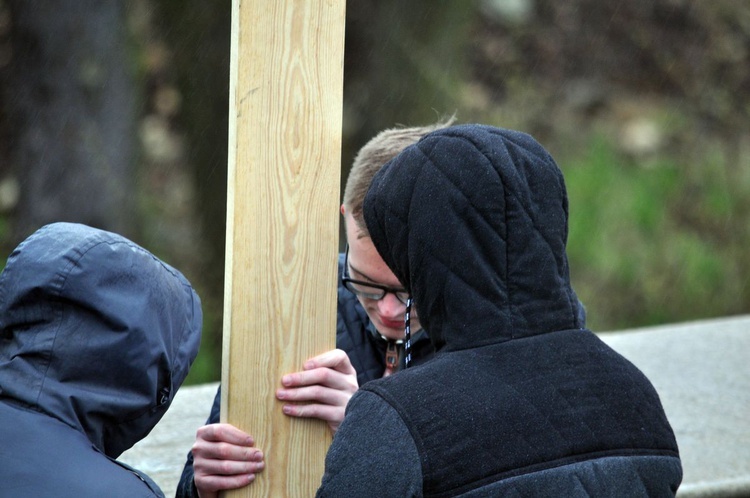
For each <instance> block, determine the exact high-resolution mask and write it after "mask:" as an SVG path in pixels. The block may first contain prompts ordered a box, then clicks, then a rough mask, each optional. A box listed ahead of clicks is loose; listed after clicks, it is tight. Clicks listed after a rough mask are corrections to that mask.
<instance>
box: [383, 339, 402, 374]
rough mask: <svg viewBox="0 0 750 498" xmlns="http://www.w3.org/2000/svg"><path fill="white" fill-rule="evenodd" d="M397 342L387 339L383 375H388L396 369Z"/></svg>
mask: <svg viewBox="0 0 750 498" xmlns="http://www.w3.org/2000/svg"><path fill="white" fill-rule="evenodd" d="M398 356H399V355H398V344H396V341H388V344H387V345H386V347H385V371H384V372H383V377H388V376H389V375H391V374H392V373H394V372H395V371H396V370H398Z"/></svg>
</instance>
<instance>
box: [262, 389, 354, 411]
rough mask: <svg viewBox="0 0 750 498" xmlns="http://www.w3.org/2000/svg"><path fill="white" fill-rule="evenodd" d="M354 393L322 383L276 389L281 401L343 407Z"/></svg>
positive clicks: (277, 396)
mask: <svg viewBox="0 0 750 498" xmlns="http://www.w3.org/2000/svg"><path fill="white" fill-rule="evenodd" d="M352 395H353V392H349V391H345V390H341V389H331V388H328V387H324V386H320V385H314V386H308V387H296V388H293V389H279V390H277V391H276V398H277V399H279V400H281V401H291V402H303V403H304V402H307V403H318V404H323V405H331V406H341V407H346V404H347V403H348V402H349V398H351V397H352Z"/></svg>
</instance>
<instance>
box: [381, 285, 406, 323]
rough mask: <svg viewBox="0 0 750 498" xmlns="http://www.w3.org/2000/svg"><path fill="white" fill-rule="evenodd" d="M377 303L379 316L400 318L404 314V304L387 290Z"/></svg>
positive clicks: (392, 318) (393, 318)
mask: <svg viewBox="0 0 750 498" xmlns="http://www.w3.org/2000/svg"><path fill="white" fill-rule="evenodd" d="M377 303H378V313H380V316H382V317H384V318H388V319H391V320H397V319H400V318H402V317H403V315H404V308H405V306H404V304H403V303H401V301H399V300H398V298H397V297H396V296H395V294H391V293H390V292H389V293H387V294H386V295H385V296H383V299H381V300H380V301H378V302H377Z"/></svg>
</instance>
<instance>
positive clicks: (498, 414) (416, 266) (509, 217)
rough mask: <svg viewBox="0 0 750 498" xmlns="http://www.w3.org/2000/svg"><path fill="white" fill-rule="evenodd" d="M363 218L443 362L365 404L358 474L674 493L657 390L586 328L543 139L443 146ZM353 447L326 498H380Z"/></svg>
mask: <svg viewBox="0 0 750 498" xmlns="http://www.w3.org/2000/svg"><path fill="white" fill-rule="evenodd" d="M364 215H365V221H366V223H367V227H368V229H369V231H370V234H371V236H372V240H373V243H374V244H375V247H376V248H377V250H378V252H379V253H380V255H381V256H382V257H383V259H384V261H385V262H386V264H387V265H388V266H389V267H390V268H391V270H392V271H393V272H394V274H395V275H396V276H397V277H398V279H399V280H400V281H401V283H402V284H403V285H404V286H405V287H406V289H407V290H409V291H410V293H411V294H412V296H413V297H414V299H415V303H416V308H417V310H418V312H419V316H420V320H421V323H422V324H423V326H424V327H425V328H426V329H427V330H428V331H429V332H430V339H431V341H432V342H433V344H434V345H435V348H436V351H437V352H436V354H435V356H434V358H433V359H432V360H430V361H429V362H426V363H425V364H423V365H420V366H417V367H415V368H413V369H407V370H404V371H401V372H399V373H397V374H395V375H393V376H391V377H387V378H384V379H379V380H374V381H372V382H370V383H368V384H366V385H364V386H362V388H361V389H360V390H359V392H358V393H357V394H355V396H354V397H353V398H352V400H351V402H350V404H349V407H348V409H347V415H346V418H347V419H349V418H352V419H353V420H359V421H360V422H361V421H367V422H368V423H363V424H360V425H359V427H358V430H360V431H363V433H362V434H358V439H357V441H356V444H363V443H369V446H368V448H367V451H368V459H367V462H365V463H361V462H360V463H359V465H366V466H367V467H366V468H360V469H359V470H358V472H360V473H361V474H368V475H371V476H373V479H376V480H380V481H387V482H388V483H389V485H390V486H392V487H393V489H396V490H401V489H407V488H408V489H412V488H413V482H412V479H413V476H414V475H415V473H414V471H413V470H411V469H409V468H408V466H409V465H412V466H416V465H418V466H419V467H420V469H421V475H422V483H421V488H420V491H419V493H416V495H417V496H422V495H423V496H446V497H447V496H461V495H464V494H471V495H472V496H493V495H495V494H501V493H499V492H498V490H503V491H508V492H509V493H510V495H511V496H512V495H513V493H516V494H517V495H521V496H588V495H589V494H588V493H589V490H592V489H593V490H596V489H607V490H609V492H610V494H622V495H628V493H633V492H634V491H633V490H634V489H639V488H634V487H633V486H632V482H633V480H636V481H638V482H640V484H641V486H642V487H641V488H640V489H643V490H660V492H661V491H664V490H666V494H674V493H675V492H676V489H677V485H678V484H679V482H680V480H681V477H682V474H681V467H680V465H679V455H678V451H677V443H676V441H675V438H674V434H673V433H672V430H671V427H670V426H669V423H668V421H667V419H666V416H665V414H664V411H663V408H662V406H661V403H660V401H659V397H658V395H657V393H656V391H655V390H654V388H653V386H652V385H651V384H650V382H649V381H648V379H646V377H645V376H644V375H643V374H642V373H641V372H640V371H639V370H638V369H637V368H635V367H634V366H633V365H632V364H631V363H630V362H628V361H627V360H625V359H624V358H623V357H622V356H620V355H619V354H617V353H616V352H614V351H613V350H612V349H611V348H609V347H608V346H606V345H605V344H604V343H602V341H600V340H599V339H598V338H597V337H596V336H595V335H594V334H593V333H591V332H590V331H588V330H586V329H585V328H584V327H585V325H584V323H583V322H582V316H583V315H582V313H581V310H580V303H579V302H578V299H577V297H576V295H575V293H574V291H573V289H572V287H571V285H570V278H569V270H568V262H567V257H566V254H565V244H566V240H567V219H568V202H567V196H566V192H565V185H564V181H563V177H562V173H561V172H560V170H559V169H558V167H557V165H556V164H555V162H554V160H553V159H552V158H551V157H550V156H549V154H548V153H547V152H546V151H545V150H544V149H543V148H542V147H541V146H540V145H539V144H538V143H537V142H536V141H535V140H534V139H533V138H531V137H530V136H529V135H526V134H523V133H519V132H515V131H510V130H502V129H498V128H492V127H488V126H481V125H463V126H455V127H451V128H446V129H444V130H440V131H436V132H433V133H431V134H429V135H427V136H425V137H424V138H423V139H422V140H420V141H419V142H418V143H417V144H415V145H412V146H410V147H407V148H406V149H405V150H404V151H403V152H402V153H401V154H399V155H398V156H397V157H396V158H395V159H393V160H392V161H391V162H390V163H388V164H386V165H385V166H384V168H383V169H382V170H381V171H380V172H379V173H378V174H376V176H375V178H374V179H373V182H372V185H371V187H370V189H369V191H368V193H367V195H366V197H365V202H364ZM373 395H375V396H376V398H373ZM365 396H367V399H368V402H367V403H360V401H359V399H360V398H361V397H365ZM377 398H380V400H379V403H380V404H383V405H387V406H389V407H390V408H392V409H393V410H395V411H396V412H397V413H398V418H399V419H400V420H398V421H395V420H390V421H389V423H390V424H394V423H395V424H396V425H402V426H403V427H404V428H405V430H404V429H403V428H402V429H398V428H392V427H390V426H386V425H384V424H381V423H378V421H377V420H372V419H367V414H366V413H363V410H366V411H368V412H376V411H383V410H382V409H381V410H379V409H378V407H377V404H378V401H377ZM346 424H348V422H347V420H345V421H344V424H342V426H341V429H340V431H341V430H343V429H344V425H346ZM391 431H397V433H400V434H405V432H408V434H409V436H408V438H403V441H402V443H401V444H402V446H403V447H404V448H405V451H406V453H407V454H408V455H409V461H405V459H400V462H401V464H400V466H402V467H404V468H403V469H402V473H401V474H395V475H393V474H389V475H386V474H379V477H377V478H376V477H375V476H377V475H378V474H377V469H379V468H381V467H383V466H391V465H394V463H393V460H394V458H395V457H394V455H393V449H392V448H390V447H388V446H387V445H386V444H385V443H383V442H380V443H379V442H378V441H380V439H379V438H382V437H383V435H384V434H387V433H390V432H391ZM348 443H349V441H347V439H344V438H339V437H336V438H334V441H333V444H332V446H331V449H330V451H329V457H328V458H327V460H326V473H325V476H324V478H323V481H322V486H321V488H320V490H319V493H320V494H321V495H322V496H329V495H332V494H334V492H335V491H334V490H339V489H343V486H345V485H347V486H355V487H353V488H351V493H350V495H351V496H372V495H370V494H369V490H370V489H372V488H375V489H378V488H379V486H381V484H382V483H375V482H373V481H371V480H370V481H367V480H362V481H361V482H360V483H359V485H354V484H346V483H344V482H343V481H349V480H350V479H349V476H348V475H347V473H345V472H341V469H345V468H347V467H346V466H347V462H346V461H341V460H340V459H341V456H340V455H344V456H347V455H351V453H352V451H354V450H351V449H346V448H342V446H344V445H346V444H348ZM412 447H416V449H417V452H418V455H419V459H418V461H413V456H412V455H411V453H412V450H411V448H412ZM610 458H614V460H607V463H606V465H605V464H604V462H600V461H601V460H602V459H610ZM648 458H658V459H659V460H658V461H659V462H670V463H668V464H666V465H661V466H659V467H658V469H657V470H655V471H653V472H651V471H648V472H647V471H645V470H644V469H645V467H644V466H641V465H640V463H639V462H642V461H645V460H644V459H648ZM553 469H561V470H560V472H552V470H553ZM633 469H635V470H633ZM547 471H550V472H547ZM402 475H403V476H404V477H403V479H404V481H405V482H401V481H400V479H401V476H402ZM624 476H629V477H628V478H624ZM631 478H632V479H631ZM620 479H621V480H620ZM511 480H514V481H513V483H512V484H511ZM579 481H580V484H581V485H580V486H579V485H578V484H575V485H569V483H577V482H579ZM561 483H568V484H561ZM597 486H598V487H597ZM561 490H564V491H565V492H564V493H562V494H560V491H561ZM386 494H388V493H386ZM397 494H398V493H396V495H397ZM636 494H637V495H638V496H647V495H648V491H644V492H643V493H640V492H636Z"/></svg>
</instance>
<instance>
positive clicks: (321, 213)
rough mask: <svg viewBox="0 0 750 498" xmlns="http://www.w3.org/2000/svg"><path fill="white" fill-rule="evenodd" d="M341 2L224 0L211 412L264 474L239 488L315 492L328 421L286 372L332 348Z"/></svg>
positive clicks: (257, 492)
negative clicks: (226, 43)
mask: <svg viewBox="0 0 750 498" xmlns="http://www.w3.org/2000/svg"><path fill="white" fill-rule="evenodd" d="M344 20H345V0H233V2H232V46H231V62H230V67H231V69H230V71H231V74H230V104H229V105H230V109H229V182H228V205H227V210H228V211H227V253H226V277H225V278H226V282H225V294H224V299H225V306H224V323H225V328H224V343H223V355H224V358H223V361H224V363H223V368H222V406H221V418H222V422H228V423H231V424H233V425H236V426H238V427H240V428H241V429H243V430H245V431H247V432H249V433H250V434H252V435H253V436H254V437H255V439H256V444H257V446H258V447H259V448H261V449H262V450H263V451H264V453H265V455H266V470H265V471H264V472H262V473H261V474H259V476H258V478H257V479H256V481H255V482H254V483H252V484H251V485H250V486H248V487H246V488H244V489H242V490H236V491H233V492H230V493H228V495H231V496H232V497H239V496H292V497H296V496H313V495H314V494H315V490H316V489H317V487H318V485H319V484H320V478H321V477H322V474H323V468H324V459H325V452H326V450H327V448H328V444H329V443H330V435H329V431H328V428H327V426H326V424H324V423H323V422H321V421H318V420H300V419H291V418H289V417H286V416H285V415H283V414H282V412H281V403H280V402H278V401H277V400H276V398H275V391H276V389H277V388H278V387H280V385H281V384H280V379H281V376H282V375H283V374H284V373H289V372H294V371H298V370H300V369H301V366H302V363H303V362H304V360H306V359H307V358H309V357H311V356H314V355H316V354H319V353H322V352H323V351H326V350H328V349H332V348H333V347H335V346H334V345H335V328H336V255H337V238H338V209H337V208H338V203H339V179H340V162H341V159H340V158H341V120H342V99H343V46H344Z"/></svg>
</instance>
